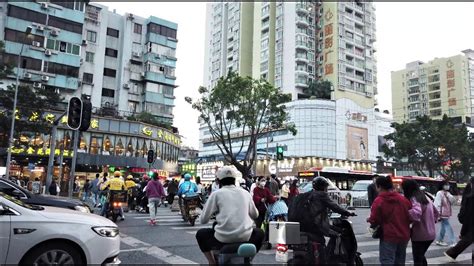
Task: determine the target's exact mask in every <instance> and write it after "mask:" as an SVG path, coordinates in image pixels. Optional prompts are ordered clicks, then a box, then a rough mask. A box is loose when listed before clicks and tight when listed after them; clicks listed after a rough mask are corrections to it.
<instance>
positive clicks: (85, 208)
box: [74, 205, 91, 213]
mask: <svg viewBox="0 0 474 266" xmlns="http://www.w3.org/2000/svg"><path fill="white" fill-rule="evenodd" d="M74 209H75V210H76V211H80V212H85V213H91V210H89V208H87V207H86V206H80V205H77V206H75V207H74Z"/></svg>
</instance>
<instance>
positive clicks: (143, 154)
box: [141, 140, 148, 157]
mask: <svg viewBox="0 0 474 266" xmlns="http://www.w3.org/2000/svg"><path fill="white" fill-rule="evenodd" d="M147 152H148V147H147V145H146V141H145V140H143V146H142V152H141V156H143V157H145V156H146V154H147Z"/></svg>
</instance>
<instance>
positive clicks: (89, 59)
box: [86, 52, 94, 63]
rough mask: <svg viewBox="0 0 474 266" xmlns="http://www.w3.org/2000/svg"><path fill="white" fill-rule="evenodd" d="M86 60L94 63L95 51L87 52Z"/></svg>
mask: <svg viewBox="0 0 474 266" xmlns="http://www.w3.org/2000/svg"><path fill="white" fill-rule="evenodd" d="M86 62H89V63H94V53H93V52H86Z"/></svg>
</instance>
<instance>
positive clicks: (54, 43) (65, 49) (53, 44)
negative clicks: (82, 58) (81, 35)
mask: <svg viewBox="0 0 474 266" xmlns="http://www.w3.org/2000/svg"><path fill="white" fill-rule="evenodd" d="M46 48H48V49H51V50H55V51H58V52H62V53H68V54H74V55H79V54H80V50H81V48H80V46H79V45H75V44H72V43H68V42H62V41H58V40H53V39H47V40H46Z"/></svg>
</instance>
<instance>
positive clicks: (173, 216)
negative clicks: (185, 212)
mask: <svg viewBox="0 0 474 266" xmlns="http://www.w3.org/2000/svg"><path fill="white" fill-rule="evenodd" d="M146 218H150V215H148V216H139V217H132V219H137V220H140V219H146ZM156 218H157V219H158V218H160V219H162V220H163V219H165V220H166V219H176V218H181V216H177V215H167V216H161V215H157V216H156ZM181 219H183V218H181Z"/></svg>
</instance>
